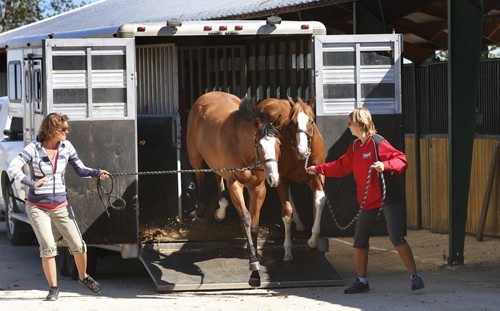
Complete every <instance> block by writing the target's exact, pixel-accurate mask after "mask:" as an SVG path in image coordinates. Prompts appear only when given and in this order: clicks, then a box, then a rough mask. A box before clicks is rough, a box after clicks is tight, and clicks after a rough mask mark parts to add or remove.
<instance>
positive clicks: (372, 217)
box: [306, 108, 424, 294]
mask: <svg viewBox="0 0 500 311" xmlns="http://www.w3.org/2000/svg"><path fill="white" fill-rule="evenodd" d="M348 127H349V129H350V130H351V133H352V135H354V136H356V137H357V139H356V140H354V141H353V142H352V143H351V144H350V145H349V147H348V148H347V151H346V153H345V154H344V155H342V156H341V157H340V158H339V159H338V160H336V161H332V162H328V163H324V164H318V165H315V166H309V167H308V168H307V169H306V170H307V173H309V174H322V175H325V176H327V177H344V176H346V175H349V174H350V173H353V174H354V179H355V181H356V186H357V194H358V201H359V204H360V206H361V208H362V209H363V210H362V212H361V213H360V215H359V218H358V220H357V224H356V230H355V234H354V250H355V251H354V253H355V257H356V272H357V274H358V277H357V278H356V281H355V282H354V283H353V284H352V285H351V286H350V287H349V288H347V289H345V290H344V293H346V294H356V293H364V292H367V291H368V290H370V287H369V285H368V277H367V265H368V249H369V243H368V241H369V238H370V233H371V230H372V229H373V227H374V225H375V223H376V221H377V214H378V210H379V208H380V207H381V206H382V203H383V202H382V191H381V190H380V181H379V178H378V176H377V172H383V171H388V172H393V173H395V174H401V173H403V172H404V171H405V169H406V166H407V164H408V163H407V161H406V156H405V155H404V153H402V152H401V151H399V150H397V149H395V148H394V147H393V146H392V145H391V144H390V143H389V142H388V141H387V140H384V139H383V140H382V141H381V142H380V144H379V145H378V157H379V159H377V149H376V148H377V146H376V144H375V141H374V139H373V137H374V135H376V133H377V131H376V129H375V125H374V124H373V121H372V117H371V114H370V112H369V111H368V109H366V108H357V109H355V110H354V111H353V112H351V114H350V115H349V123H348ZM379 137H380V136H379ZM371 167H372V168H373V170H372V172H371V176H370V177H371V178H370V183H369V186H368V193H367V194H366V200H365V203H364V205H363V204H362V202H363V197H364V195H365V193H364V192H365V187H366V182H367V175H368V170H370V168H371ZM384 216H385V220H386V224H387V231H388V233H389V237H390V239H391V242H392V244H393V245H394V247H395V248H396V250H397V252H398V254H399V256H400V257H401V259H402V260H403V262H404V264H405V266H406V268H407V269H408V271H409V272H410V273H411V289H412V290H417V289H421V288H424V282H423V280H422V278H421V277H420V275H418V273H417V269H416V266H415V259H414V258H413V253H412V251H411V248H410V245H408V243H407V242H406V240H405V238H404V235H403V231H404V230H403V226H402V220H403V210H402V208H401V205H397V204H393V205H384Z"/></svg>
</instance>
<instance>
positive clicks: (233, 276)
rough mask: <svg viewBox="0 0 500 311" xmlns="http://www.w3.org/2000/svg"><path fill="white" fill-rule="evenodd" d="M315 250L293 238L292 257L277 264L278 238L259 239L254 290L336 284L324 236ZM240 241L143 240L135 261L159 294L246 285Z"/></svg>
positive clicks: (245, 255)
mask: <svg viewBox="0 0 500 311" xmlns="http://www.w3.org/2000/svg"><path fill="white" fill-rule="evenodd" d="M320 242H321V243H320V247H318V249H317V250H309V249H307V248H306V241H305V240H303V241H294V248H293V255H294V261H293V263H291V264H284V263H283V260H282V259H283V246H282V245H283V241H259V243H258V244H259V247H258V253H259V255H260V257H259V258H260V264H261V270H260V276H261V287H260V288H278V287H313V286H342V285H344V281H343V279H341V278H340V276H339V275H338V274H337V272H336V271H335V269H334V268H333V266H332V263H331V262H329V261H328V259H327V258H326V257H325V256H324V252H325V250H324V249H325V247H326V249H327V248H328V240H327V239H321V240H320ZM245 245H246V242H245V241H244V240H241V241H231V242H227V241H224V242H185V243H183V242H172V243H154V244H145V245H144V246H143V248H142V250H141V254H140V259H141V261H142V262H143V264H144V266H145V267H146V270H147V271H148V272H149V274H150V276H151V277H152V279H153V281H154V282H155V285H156V288H157V290H158V291H159V292H172V291H196V290H224V289H248V288H251V287H250V286H249V285H248V278H249V276H250V271H249V270H248V251H247V249H246V246H245Z"/></svg>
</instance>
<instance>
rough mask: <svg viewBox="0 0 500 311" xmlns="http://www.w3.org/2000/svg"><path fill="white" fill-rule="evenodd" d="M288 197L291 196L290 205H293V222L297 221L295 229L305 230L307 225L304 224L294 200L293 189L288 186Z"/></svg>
mask: <svg viewBox="0 0 500 311" xmlns="http://www.w3.org/2000/svg"><path fill="white" fill-rule="evenodd" d="M288 197H289V198H290V200H289V201H290V205H291V206H292V219H293V222H294V223H295V229H297V231H304V230H305V229H306V226H304V223H303V222H302V220H301V219H300V216H299V212H298V211H297V209H296V208H295V202H294V201H293V196H292V189H291V188H290V187H288Z"/></svg>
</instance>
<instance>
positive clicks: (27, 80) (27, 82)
mask: <svg viewBox="0 0 500 311" xmlns="http://www.w3.org/2000/svg"><path fill="white" fill-rule="evenodd" d="M24 97H25V98H24V100H25V101H26V102H27V103H31V75H30V72H29V71H28V70H26V71H25V72H24Z"/></svg>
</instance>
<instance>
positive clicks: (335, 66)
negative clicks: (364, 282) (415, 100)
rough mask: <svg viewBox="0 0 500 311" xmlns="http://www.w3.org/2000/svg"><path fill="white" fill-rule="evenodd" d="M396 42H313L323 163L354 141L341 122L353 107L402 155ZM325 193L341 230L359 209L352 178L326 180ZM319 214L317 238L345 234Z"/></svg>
mask: <svg viewBox="0 0 500 311" xmlns="http://www.w3.org/2000/svg"><path fill="white" fill-rule="evenodd" d="M401 42H402V40H401V35H399V34H373V35H330V36H325V35H320V36H316V37H315V39H314V55H315V87H316V114H317V124H318V127H319V129H320V131H321V133H322V135H323V138H324V140H325V147H326V150H328V151H329V153H328V154H327V161H332V160H336V159H337V158H338V157H339V156H340V155H342V154H343V153H344V152H345V151H346V149H347V147H348V146H349V144H350V143H351V142H352V140H353V139H354V138H355V137H354V136H352V135H351V133H350V131H349V129H347V119H348V115H349V113H350V112H351V111H352V110H353V109H355V108H358V107H366V108H368V109H369V110H370V112H371V113H372V116H373V120H374V122H375V125H376V127H377V131H378V133H379V134H381V135H382V136H384V137H385V138H386V139H388V140H389V141H390V142H391V144H392V145H394V146H395V147H396V148H398V149H400V150H404V140H403V128H402V115H401V63H402V60H401ZM401 189H404V188H403V187H401ZM326 193H327V196H328V198H329V202H333V203H331V205H333V206H332V209H333V210H334V211H337V212H336V213H337V215H336V216H337V219H338V220H339V222H340V224H341V225H344V224H347V223H348V222H349V221H350V220H351V219H352V218H353V217H354V215H356V212H357V210H358V208H359V206H358V202H357V199H356V188H355V185H354V180H353V178H352V177H351V176H348V177H346V178H343V179H335V180H332V179H327V184H326ZM339 207H342V208H340V209H339ZM325 214H326V216H325V217H324V220H325V222H324V223H325V226H323V225H322V229H321V231H322V234H329V235H331V234H335V235H337V234H345V233H341V232H339V231H338V229H337V228H334V227H333V226H332V223H333V222H332V221H331V220H330V219H328V218H330V215H328V214H329V212H327V213H325ZM326 217H328V218H326ZM325 218H326V219H325ZM378 223H379V224H381V222H378ZM379 227H381V228H382V227H383V225H382V226H379ZM351 230H352V228H351ZM378 230H379V229H376V231H378Z"/></svg>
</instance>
